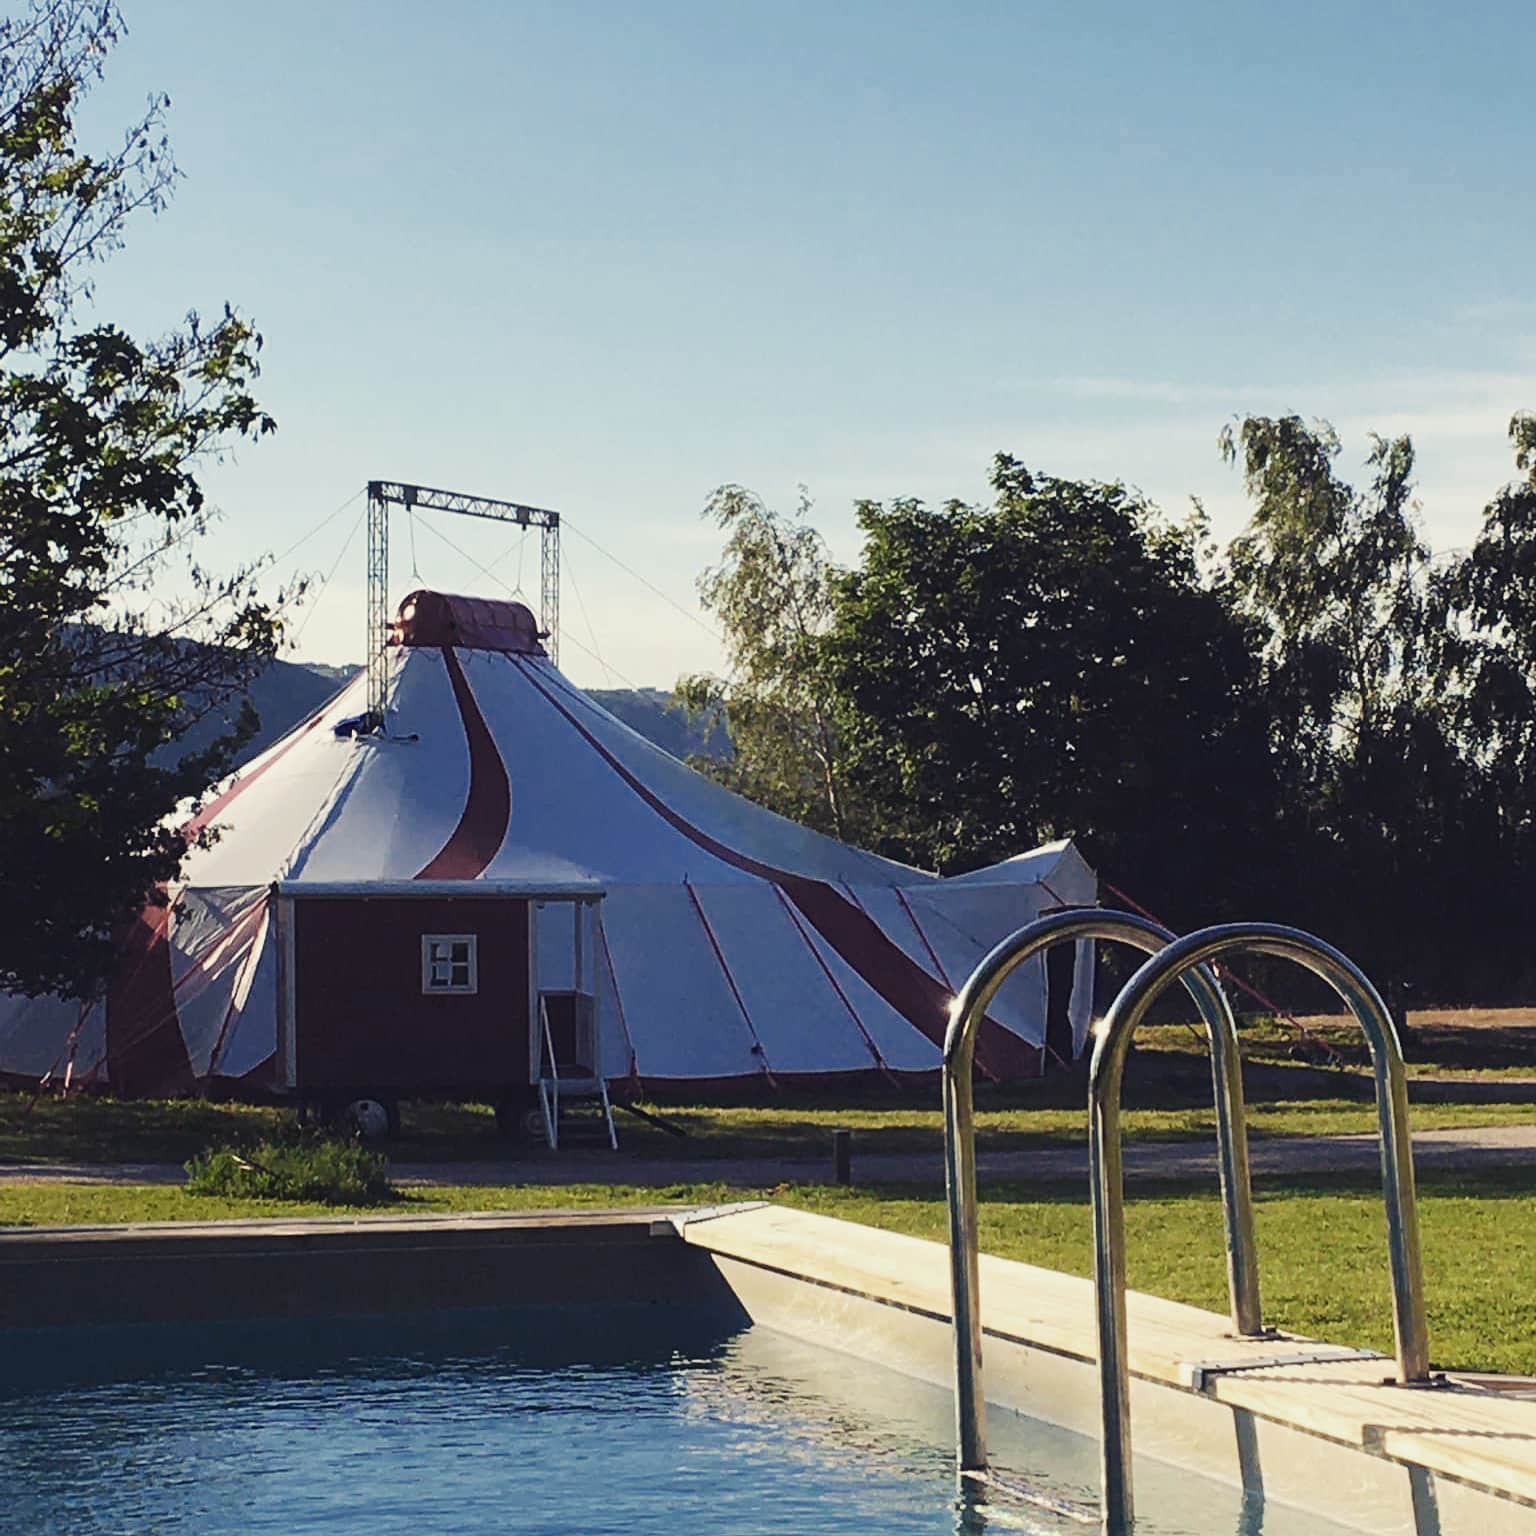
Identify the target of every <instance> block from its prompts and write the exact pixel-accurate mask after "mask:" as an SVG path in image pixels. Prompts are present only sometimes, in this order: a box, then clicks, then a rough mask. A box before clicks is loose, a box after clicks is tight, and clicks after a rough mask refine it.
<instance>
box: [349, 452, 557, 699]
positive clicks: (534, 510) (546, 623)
mask: <svg viewBox="0 0 1536 1536" xmlns="http://www.w3.org/2000/svg"><path fill="white" fill-rule="evenodd" d="M391 507H409V508H420V509H421V510H422V511H426V512H452V513H455V514H457V515H458V516H461V517H483V518H488V519H490V520H491V521H492V522H497V523H518V524H520V525H521V526H522V527H524V528H530V527H533V528H538V529H539V530H540V533H541V543H542V546H543V548H542V555H543V558H542V560H541V561H540V568H541V575H542V582H541V592H540V601H539V607H540V613H539V624H540V627H541V628H542V629H543V631H544V636H545V642H546V645H547V647H548V650H549V655H550V659H551V660H552V661H555V662H558V661H559V660H560V514H559V513H558V512H551V511H550V510H549V509H548V508H547V507H530V506H525V505H524V504H523V503H522V502H518V501H500V500H498V499H497V498H495V497H493V496H471V495H468V494H467V493H465V492H462V491H440V490H435V489H433V488H432V487H431V486H427V485H409V484H407V483H406V482H404V481H401V480H370V481H369V482H368V651H367V656H368V713H369V715H370V716H371V717H372V718H373V720H374V721H375V722H376V725H382V724H383V723H384V692H385V661H386V648H387V646H388V643H389V509H390V508H391Z"/></svg>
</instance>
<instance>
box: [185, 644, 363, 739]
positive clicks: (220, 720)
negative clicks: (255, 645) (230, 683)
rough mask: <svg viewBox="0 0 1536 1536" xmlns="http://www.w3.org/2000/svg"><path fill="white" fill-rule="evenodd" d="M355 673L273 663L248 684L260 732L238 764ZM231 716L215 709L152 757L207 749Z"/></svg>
mask: <svg viewBox="0 0 1536 1536" xmlns="http://www.w3.org/2000/svg"><path fill="white" fill-rule="evenodd" d="M357 670H358V669H357V668H356V667H329V666H325V665H324V664H323V663H322V664H315V665H310V664H301V663H299V662H296V661H274V662H273V663H272V664H271V666H269V667H268V668H267V669H266V671H265V672H263V673H261V674H260V675H259V676H258V677H257V678H256V680H255V681H254V682H253V683H252V684H251V688H250V698H251V703H252V704H253V705H255V707H256V713H257V714H258V715H259V716H260V717H261V729H260V730H259V731H257V733H256V734H255V736H253V737H252V738H251V740H250V742H249V743H247V745H246V747H245V750H244V751H243V752H241V754H240V761H241V762H242V763H245V762H249V761H250V760H251V759H252V758H253V757H255V756H257V755H258V754H259V753H262V752H265V751H266V750H267V748H268V747H270V746H271V745H272V743H273V742H274V741H276V740H277V739H278V737H279V736H282V735H285V734H286V733H287V732H288V731H290V730H292V729H293V727H294V726H296V725H297V724H298V723H299V721H301V720H303V719H304V718H305V717H306V716H308V715H312V714H313V713H314V712H315V711H316V710H317V709H319V707H320V706H321V705H322V704H324V703H325V701H326V700H327V699H328V698H330V697H331V695H332V694H333V693H335V692H337V691H338V690H339V689H340V688H341V687H343V685H345V684H346V683H347V681H348V680H349V679H350V678H352V677H353V676H354V674H355V673H356V672H357ZM235 713H236V709H235V708H234V707H231V708H230V709H229V710H228V711H217V710H216V711H214V712H213V713H212V714H209V715H206V716H204V718H203V719H201V720H199V721H198V722H197V724H196V725H194V726H193V727H192V729H191V730H190V731H188V732H187V733H186V735H184V736H182V737H181V738H180V739H179V740H178V741H177V742H176V744H175V745H174V746H170V747H162V748H161V749H160V751H159V752H157V753H156V754H155V756H156V758H157V759H165V758H175V757H176V756H178V755H179V754H180V753H182V752H185V751H187V750H189V749H190V750H192V751H196V750H198V749H199V748H201V747H205V746H207V745H208V744H209V743H210V742H212V741H213V739H214V738H215V737H216V736H218V735H219V734H220V733H221V732H223V731H224V730H226V729H227V728H228V724H229V720H230V719H232V718H233V717H234V715H235Z"/></svg>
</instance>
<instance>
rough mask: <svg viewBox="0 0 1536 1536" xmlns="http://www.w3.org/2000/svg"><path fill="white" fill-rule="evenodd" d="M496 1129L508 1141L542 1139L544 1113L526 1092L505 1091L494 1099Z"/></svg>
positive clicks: (522, 1141)
mask: <svg viewBox="0 0 1536 1536" xmlns="http://www.w3.org/2000/svg"><path fill="white" fill-rule="evenodd" d="M496 1129H497V1130H498V1131H499V1132H500V1133H501V1134H502V1135H503V1136H505V1137H506V1138H507V1140H508V1141H514V1142H519V1143H527V1142H534V1141H542V1140H543V1139H544V1114H543V1111H542V1110H540V1108H539V1106H538V1103H537V1102H536V1101H534V1100H531V1099H530V1098H529V1096H528V1094H526V1093H507V1094H503V1095H502V1096H501V1098H499V1099H498V1100H497V1101H496Z"/></svg>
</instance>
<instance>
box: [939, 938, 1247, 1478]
mask: <svg viewBox="0 0 1536 1536" xmlns="http://www.w3.org/2000/svg"><path fill="white" fill-rule="evenodd" d="M1078 939H1100V940H1103V941H1105V942H1108V943H1120V944H1127V945H1129V946H1131V947H1132V948H1134V949H1143V950H1146V951H1147V952H1148V953H1149V954H1155V953H1157V951H1158V950H1160V949H1161V948H1162V947H1163V946H1164V945H1166V944H1169V943H1171V942H1172V941H1173V939H1174V935H1173V934H1172V933H1170V932H1169V931H1168V929H1166V928H1163V927H1161V926H1160V925H1158V924H1157V923H1154V922H1150V921H1149V920H1148V919H1146V918H1144V917H1137V916H1135V915H1133V914H1132V913H1129V912H1104V911H1100V910H1098V909H1097V908H1094V909H1091V910H1078V911H1069V912H1057V913H1052V914H1051V915H1050V916H1049V917H1042V918H1039V919H1038V920H1036V921H1035V922H1033V923H1030V924H1029V925H1028V926H1027V927H1025V928H1021V929H1020V930H1019V931H1018V932H1017V933H1015V934H1012V935H1011V936H1010V937H1008V938H1006V939H1004V940H1003V941H1002V943H1000V944H999V945H997V947H996V948H995V949H993V950H992V952H991V953H990V954H988V955H987V956H986V957H985V958H984V959H983V960H982V961H981V963H980V964H979V965H978V966H977V967H976V969H975V970H974V971H972V972H971V975H970V978H969V979H968V980H967V981H966V983H965V985H964V987H962V988H961V990H960V994H959V996H958V997H956V999H955V1001H954V1003H953V1005H952V1006H951V1008H950V1016H949V1017H950V1022H949V1029H948V1032H947V1033H946V1035H945V1038H944V1180H945V1185H946V1189H947V1191H948V1197H949V1265H950V1284H951V1288H952V1296H953V1302H954V1339H955V1417H956V1429H957V1440H958V1448H959V1463H960V1470H961V1471H962V1472H980V1471H984V1470H985V1468H986V1465H987V1443H986V1442H987V1436H986V1400H985V1398H984V1396H983V1394H982V1387H981V1304H980V1296H981V1271H980V1259H979V1246H978V1238H977V1218H976V1123H975V1104H974V1098H973V1094H972V1085H971V1064H972V1061H973V1059H974V1057H975V1052H976V1032H977V1029H978V1028H979V1026H980V1024H981V1020H982V1018H983V1017H984V1016H985V1014H986V1011H987V1008H988V1007H989V1006H990V1004H991V1002H992V999H993V998H994V997H995V996H996V995H997V992H998V989H999V988H1000V987H1001V986H1002V984H1003V983H1004V982H1005V981H1006V980H1007V979H1008V977H1009V976H1010V975H1011V974H1012V973H1013V972H1014V971H1015V970H1016V969H1017V968H1018V967H1019V966H1021V965H1022V964H1023V963H1024V962H1025V961H1026V960H1029V959H1031V958H1033V957H1034V956H1035V955H1038V954H1040V953H1041V952H1042V951H1044V950H1046V949H1048V948H1049V947H1050V946H1051V945H1052V944H1060V943H1067V942H1070V941H1074V940H1078ZM1185 986H1186V987H1187V988H1188V990H1189V993H1190V996H1191V997H1193V998H1194V1000H1195V1006H1196V1007H1197V1008H1198V1009H1199V1011H1200V1016H1201V1018H1202V1019H1203V1020H1204V1021H1205V1025H1206V1030H1207V1033H1208V1034H1209V1036H1210V1041H1211V1072H1212V1076H1213V1078H1214V1080H1215V1092H1216V1129H1217V1138H1218V1141H1219V1151H1220V1163H1221V1188H1222V1201H1223V1205H1224V1207H1225V1211H1226V1221H1227V1275H1228V1280H1229V1282H1230V1287H1231V1296H1232V1321H1233V1326H1234V1327H1235V1328H1236V1329H1237V1331H1238V1332H1239V1333H1244V1334H1254V1333H1259V1332H1261V1331H1262V1322H1261V1309H1260V1304H1259V1273H1258V1265H1257V1262H1256V1260H1255V1256H1254V1237H1253V1194H1252V1190H1251V1188H1250V1183H1249V1176H1248V1131H1247V1123H1246V1116H1245V1113H1244V1109H1243V1079H1242V1060H1241V1057H1240V1055H1239V1052H1238V1044H1237V1024H1236V1021H1235V1020H1234V1019H1233V1017H1232V1010H1231V1007H1230V1006H1229V1005H1228V1003H1227V999H1226V997H1225V995H1224V994H1223V992H1222V990H1221V988H1220V986H1219V985H1218V984H1217V981H1216V978H1215V977H1214V976H1213V975H1212V974H1211V973H1210V972H1209V971H1208V970H1203V969H1202V970H1196V971H1193V972H1191V973H1190V975H1189V976H1188V977H1186V978H1185Z"/></svg>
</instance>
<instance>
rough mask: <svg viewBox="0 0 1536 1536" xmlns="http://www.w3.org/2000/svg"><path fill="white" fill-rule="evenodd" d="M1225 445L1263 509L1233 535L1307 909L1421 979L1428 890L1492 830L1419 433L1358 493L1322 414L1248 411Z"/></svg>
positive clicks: (1380, 464) (1373, 460)
mask: <svg viewBox="0 0 1536 1536" xmlns="http://www.w3.org/2000/svg"><path fill="white" fill-rule="evenodd" d="M1220 448H1221V452H1222V453H1223V455H1224V456H1225V458H1226V459H1227V461H1228V462H1229V463H1238V464H1240V465H1241V467H1242V471H1243V476H1244V481H1245V484H1246V486H1247V489H1248V493H1249V496H1250V497H1251V499H1252V501H1253V506H1254V511H1253V517H1252V521H1251V522H1250V524H1249V526H1248V529H1247V531H1246V532H1245V533H1244V534H1243V535H1242V536H1241V537H1240V538H1238V539H1236V540H1235V541H1234V542H1233V544H1232V546H1231V548H1230V550H1229V560H1230V564H1231V571H1232V587H1233V591H1234V593H1235V595H1236V598H1237V601H1238V603H1239V606H1240V607H1241V609H1242V610H1243V612H1244V613H1245V614H1246V615H1247V616H1248V617H1249V618H1250V619H1251V620H1252V621H1253V622H1254V623H1255V624H1256V625H1258V626H1260V627H1261V630H1262V634H1263V688H1264V694H1265V699H1266V702H1267V705H1268V711H1269V716H1270V733H1271V743H1272V747H1273V752H1274V759H1275V762H1276V764H1277V771H1278V772H1279V776H1280V780H1281V786H1282V804H1283V805H1284V806H1285V807H1286V820H1287V838H1286V846H1287V848H1288V849H1289V851H1290V854H1291V856H1292V863H1293V868H1294V870H1295V872H1296V879H1297V881H1298V883H1299V884H1301V885H1302V886H1303V887H1304V888H1305V890H1304V894H1303V896H1302V910H1303V912H1304V913H1305V914H1306V915H1307V920H1308V921H1309V922H1310V923H1312V924H1313V925H1315V926H1318V927H1321V928H1323V929H1324V930H1325V931H1327V932H1329V933H1330V934H1333V935H1335V936H1336V937H1337V939H1338V941H1339V942H1340V943H1343V944H1344V945H1345V946H1346V947H1348V948H1352V949H1354V950H1355V951H1356V952H1357V953H1358V954H1359V955H1360V958H1361V959H1362V960H1363V961H1364V962H1365V963H1366V964H1367V966H1368V968H1369V967H1374V968H1376V969H1377V970H1379V971H1380V972H1381V973H1382V974H1383V975H1384V976H1386V977H1389V978H1393V977H1395V978H1402V977H1404V976H1405V975H1406V976H1417V977H1420V978H1425V977H1426V976H1427V975H1428V974H1430V973H1432V972H1433V970H1434V968H1435V967H1436V966H1437V965H1439V964H1440V963H1442V961H1443V959H1444V956H1443V955H1442V956H1440V957H1438V958H1437V957H1436V956H1435V954H1434V953H1433V951H1434V948H1435V940H1436V935H1435V934H1433V933H1431V932H1430V927H1429V925H1428V923H1427V921H1426V914H1427V912H1428V910H1429V908H1428V906H1427V898H1428V896H1429V894H1430V893H1431V892H1434V891H1435V890H1437V889H1440V888H1443V885H1444V883H1445V882H1446V881H1452V882H1454V881H1455V880H1456V879H1457V878H1458V876H1459V875H1461V874H1465V872H1466V869H1467V864H1466V861H1467V860H1468V859H1474V860H1482V859H1484V858H1486V856H1487V850H1486V847H1485V844H1486V841H1487V829H1486V827H1485V826H1484V825H1483V818H1482V816H1481V812H1480V798H1479V795H1478V793H1477V784H1476V773H1475V771H1474V769H1473V765H1472V764H1470V763H1469V761H1468V760H1467V758H1466V756H1465V754H1464V753H1463V751H1462V746H1461V741H1460V737H1459V734H1458V729H1457V721H1458V716H1459V710H1460V706H1459V702H1458V689H1457V668H1458V661H1459V658H1460V656H1461V646H1462V637H1461V636H1460V634H1459V633H1458V630H1457V626H1456V624H1455V623H1454V622H1453V620H1452V617H1451V614H1450V610H1449V608H1448V606H1447V603H1446V601H1445V597H1444V583H1443V582H1442V581H1441V580H1440V579H1438V578H1437V577H1436V575H1435V573H1434V571H1433V568H1432V564H1431V557H1430V552H1429V550H1428V548H1427V547H1426V546H1425V544H1424V542H1423V539H1422V538H1421V536H1420V534H1419V531H1418V526H1417V518H1416V513H1415V507H1414V503H1413V468H1414V452H1413V444H1412V442H1411V441H1410V440H1409V439H1408V438H1406V437H1400V438H1396V439H1391V440H1388V439H1385V438H1380V437H1373V438H1372V439H1371V449H1370V452H1369V454H1368V456H1367V458H1366V465H1367V468H1368V469H1369V471H1370V476H1371V478H1370V482H1369V484H1368V485H1367V487H1366V488H1365V489H1364V490H1357V489H1355V488H1354V487H1352V486H1351V485H1349V484H1348V483H1347V482H1345V481H1344V480H1343V479H1341V478H1340V477H1339V475H1338V474H1337V472H1336V469H1335V463H1336V460H1337V459H1338V456H1339V452H1340V444H1339V440H1338V437H1337V435H1336V434H1335V433H1334V431H1333V429H1332V428H1331V427H1330V426H1329V425H1328V424H1327V423H1326V422H1320V423H1317V424H1315V425H1311V426H1309V425H1308V424H1306V423H1305V422H1303V421H1302V420H1301V419H1300V418H1299V417H1296V416H1286V417H1279V418H1269V417H1249V418H1247V419H1246V420H1244V421H1242V422H1241V423H1239V424H1238V426H1237V427H1236V428H1235V429H1233V428H1228V429H1227V430H1226V431H1224V432H1223V433H1222V436H1221V439H1220ZM1474 850H1477V851H1476V852H1474ZM1444 947H1445V946H1443V945H1442V946H1441V948H1442V949H1443V948H1444Z"/></svg>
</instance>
